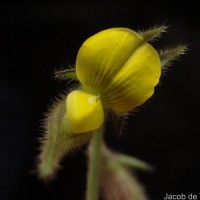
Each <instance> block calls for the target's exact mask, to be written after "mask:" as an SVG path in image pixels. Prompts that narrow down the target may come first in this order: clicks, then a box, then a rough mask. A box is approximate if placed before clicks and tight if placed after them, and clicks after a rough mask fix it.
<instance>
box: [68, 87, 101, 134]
mask: <svg viewBox="0 0 200 200" xmlns="http://www.w3.org/2000/svg"><path fill="white" fill-rule="evenodd" d="M66 108H67V118H68V120H69V123H70V126H71V129H72V131H73V132H74V133H83V132H88V131H92V130H95V129H98V128H99V127H100V126H101V125H102V123H103V121H104V111H103V107H102V104H101V100H100V99H99V98H98V96H96V95H93V94H90V93H86V92H84V91H81V90H74V91H72V92H71V93H70V94H69V95H68V96H67V100H66Z"/></svg>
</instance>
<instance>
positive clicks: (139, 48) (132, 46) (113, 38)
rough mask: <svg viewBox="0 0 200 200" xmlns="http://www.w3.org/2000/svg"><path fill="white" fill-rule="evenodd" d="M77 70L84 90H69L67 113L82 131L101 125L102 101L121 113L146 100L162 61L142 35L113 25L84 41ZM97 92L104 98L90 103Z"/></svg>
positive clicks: (151, 90)
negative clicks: (90, 99)
mask: <svg viewBox="0 0 200 200" xmlns="http://www.w3.org/2000/svg"><path fill="white" fill-rule="evenodd" d="M76 73H77V76H78V78H79V80H80V82H81V83H82V89H83V91H84V92H81V91H76V92H75V93H74V92H72V93H71V94H69V96H68V98H67V113H68V118H69V120H70V122H71V124H72V130H73V131H74V132H77V133H79V132H84V131H89V130H94V129H97V128H98V127H99V126H101V124H102V121H103V117H102V115H103V114H102V113H103V111H102V109H101V103H100V102H101V101H102V104H103V106H104V109H106V108H111V109H112V110H113V111H115V112H120V113H123V112H128V111H130V110H131V109H133V108H135V107H136V106H139V105H141V104H142V103H144V102H145V101H146V100H147V99H148V98H149V97H151V96H152V94H153V93H154V87H155V86H156V85H157V83H158V82H159V78H160V75H161V63H160V58H159V55H158V53H157V52H156V50H155V49H154V48H153V47H152V46H151V45H150V44H149V43H147V42H146V41H145V40H144V38H143V37H142V36H141V35H139V34H138V33H136V32H134V31H132V30H130V29H127V28H112V29H107V30H104V31H101V32H99V33H97V34H95V35H94V36H92V37H90V38H89V39H87V40H86V41H85V42H84V43H83V45H82V46H81V48H80V50H79V52H78V55H77V59H76ZM95 95H96V96H97V95H99V98H100V99H99V100H98V101H96V102H95V101H94V102H93V103H92V104H89V103H88V102H89V98H90V97H92V98H95ZM97 110H98V111H97ZM97 116H101V117H97ZM92 123H93V125H91V124H92ZM87 127H88V128H87ZM82 128H83V129H82Z"/></svg>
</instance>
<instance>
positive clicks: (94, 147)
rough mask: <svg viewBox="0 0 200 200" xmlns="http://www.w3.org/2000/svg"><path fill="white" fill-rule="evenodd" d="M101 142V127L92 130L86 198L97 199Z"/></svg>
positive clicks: (88, 199) (89, 199)
mask: <svg viewBox="0 0 200 200" xmlns="http://www.w3.org/2000/svg"><path fill="white" fill-rule="evenodd" d="M102 142H103V128H102V127H101V128H99V129H98V130H96V131H95V132H94V136H93V138H92V141H91V143H90V146H89V151H88V156H89V163H88V174H87V191H86V200H98V197H99V179H100V168H101V146H102Z"/></svg>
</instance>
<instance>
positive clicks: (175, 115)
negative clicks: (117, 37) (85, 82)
mask: <svg viewBox="0 0 200 200" xmlns="http://www.w3.org/2000/svg"><path fill="white" fill-rule="evenodd" d="M198 12H199V6H198V4H197V3H195V1H189V2H185V1H181V2H178V1H176V2H175V1H174V2H169V1H160V2H157V1H149V2H145V1H131V0H123V1H114V0H110V1H105V0H102V1H91V2H90V1H84V0H83V1H79V2H78V1H65V2H56V1H55V2H51V1H46V2H45V1H43V2H36V1H35V2H34V3H33V2H30V1H26V3H20V2H18V1H16V2H14V3H11V2H9V1H7V2H6V3H0V95H1V96H0V199H1V200H18V199H37V198H43V199H59V200H62V199H65V200H66V199H73V200H79V199H83V198H84V190H85V181H86V178H85V174H86V161H85V160H86V159H85V155H84V153H83V152H78V153H76V154H74V155H73V156H70V157H68V158H66V159H65V160H64V161H63V169H62V170H61V171H60V172H59V174H58V176H57V179H56V180H55V181H54V182H53V183H51V184H49V185H45V184H43V183H42V182H41V181H39V180H38V179H37V177H36V175H35V174H34V173H32V170H34V168H35V163H34V159H35V156H36V155H37V148H38V146H39V144H38V141H37V138H38V136H39V134H40V129H39V124H40V120H41V119H42V118H43V113H44V112H45V111H46V110H47V106H48V105H49V104H50V103H51V101H52V99H54V97H55V96H56V95H57V94H58V93H59V91H62V90H64V89H66V87H67V86H66V84H63V83H61V82H56V81H55V80H54V79H53V77H52V74H53V72H54V70H55V69H59V68H60V67H61V66H62V64H63V65H64V66H67V65H68V64H74V63H75V59H76V54H77V51H78V49H79V47H80V46H81V44H82V42H83V41H84V40H85V39H87V38H88V37H89V36H91V35H93V34H95V33H97V32H98V31H101V30H103V29H106V28H111V27H128V28H131V29H136V30H137V29H143V28H148V27H150V26H154V25H157V24H163V22H165V24H166V25H170V27H169V32H168V33H167V34H165V35H163V38H162V39H161V40H160V41H159V42H157V43H155V45H154V46H155V47H157V48H161V47H167V46H174V45H176V44H179V43H186V44H189V48H190V50H189V52H188V53H187V55H184V56H182V58H181V59H180V60H179V61H177V62H176V63H175V64H174V66H173V67H172V70H171V71H169V72H168V73H167V76H165V77H163V78H162V80H161V84H160V85H159V86H158V87H157V88H156V92H155V95H154V96H153V98H151V99H150V100H149V101H148V102H147V103H146V104H145V105H144V106H142V107H141V108H140V109H139V110H138V112H136V113H135V114H134V115H133V116H130V118H129V120H128V121H127V126H126V128H125V130H124V135H123V136H122V137H120V138H118V137H117V136H116V135H114V134H110V133H107V135H108V136H107V142H108V144H109V145H110V146H111V147H112V148H113V149H115V150H118V151H121V152H124V153H128V154H130V155H134V156H136V157H138V158H140V159H143V160H145V161H147V162H149V163H151V164H152V165H153V166H155V168H156V170H155V172H153V173H137V175H138V179H139V180H140V182H141V183H142V184H143V185H144V186H145V188H146V192H147V194H148V195H149V197H150V199H152V200H153V199H154V200H161V199H163V197H164V196H165V193H169V194H180V193H184V194H190V193H194V194H199V192H200V172H199V170H200V161H199V153H200V146H199V133H200V131H199V106H200V95H199V92H200V78H199V72H200V66H199V58H198V57H199V50H200V49H199V38H200V37H199V35H200V29H199V24H198ZM199 199H200V195H199Z"/></svg>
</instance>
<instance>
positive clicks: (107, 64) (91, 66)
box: [76, 28, 143, 91]
mask: <svg viewBox="0 0 200 200" xmlns="http://www.w3.org/2000/svg"><path fill="white" fill-rule="evenodd" d="M142 42H143V38H142V37H141V36H140V35H139V34H137V33H136V32H134V31H132V30H130V29H127V28H112V29H107V30H104V31H101V32H99V33H97V34H95V35H94V36H92V37H90V38H89V39H87V40H86V41H85V42H84V43H83V45H82V46H81V48H80V50H79V52H78V56H77V59H76V72H77V76H78V78H79V80H80V81H81V83H82V84H85V85H86V86H89V87H92V88H96V89H97V90H99V91H102V90H104V88H105V86H106V85H108V84H109V82H110V80H111V79H112V78H113V77H114V76H115V74H116V73H117V72H118V71H119V70H120V69H121V67H122V66H123V65H124V63H125V62H126V61H127V59H128V58H129V57H130V56H131V55H132V54H133V52H134V51H135V49H137V47H138V46H139V45H140V44H141V43H142Z"/></svg>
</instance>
